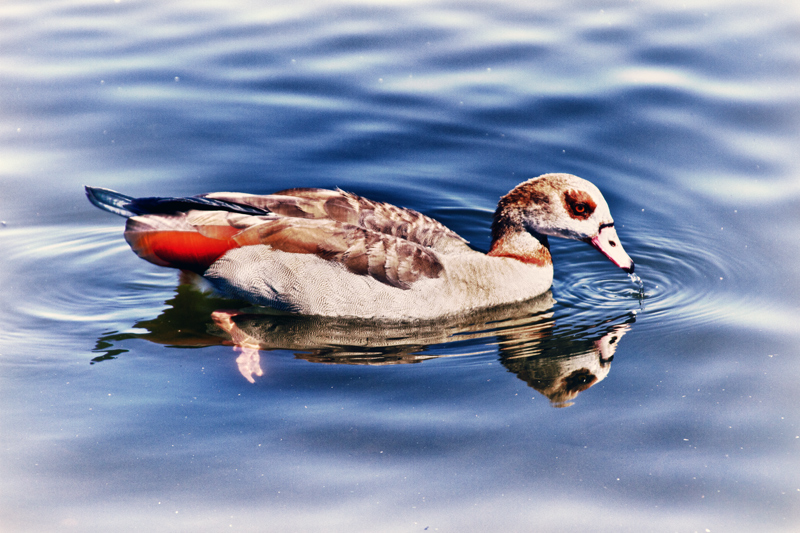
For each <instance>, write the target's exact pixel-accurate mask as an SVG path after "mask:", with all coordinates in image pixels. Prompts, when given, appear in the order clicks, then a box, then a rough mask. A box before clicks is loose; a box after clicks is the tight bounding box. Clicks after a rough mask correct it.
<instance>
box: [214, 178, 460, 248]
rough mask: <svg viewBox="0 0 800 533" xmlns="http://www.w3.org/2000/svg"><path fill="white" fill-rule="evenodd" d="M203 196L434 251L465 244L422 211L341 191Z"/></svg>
mask: <svg viewBox="0 0 800 533" xmlns="http://www.w3.org/2000/svg"><path fill="white" fill-rule="evenodd" d="M204 196H205V197H207V198H213V199H217V200H225V201H229V202H236V203H240V204H245V205H251V206H254V207H259V208H261V209H268V210H270V211H272V212H273V213H275V214H278V215H281V216H284V217H292V218H304V219H318V220H332V221H336V222H341V223H345V224H351V225H353V226H358V227H360V228H363V229H365V230H370V231H373V232H376V233H381V234H384V235H390V236H394V237H399V238H400V239H404V240H407V241H409V242H411V243H416V244H419V245H421V246H424V247H429V248H433V249H436V250H446V249H447V248H448V247H452V246H458V247H461V246H463V245H464V244H466V241H465V240H464V239H463V238H461V237H460V236H459V235H458V234H456V233H455V232H454V231H452V230H450V229H448V228H447V227H446V226H444V225H443V224H441V223H440V222H438V221H436V220H434V219H432V218H430V217H427V216H425V215H423V214H422V213H419V212H417V211H414V210H412V209H405V208H402V207H397V206H394V205H391V204H387V203H383V202H375V201H373V200H369V199H367V198H362V197H361V196H357V195H355V194H351V193H347V192H344V191H341V190H335V191H332V190H328V189H287V190H284V191H280V192H277V193H275V194H270V195H264V196H258V195H250V194H241V193H227V192H225V193H212V194H207V195H204Z"/></svg>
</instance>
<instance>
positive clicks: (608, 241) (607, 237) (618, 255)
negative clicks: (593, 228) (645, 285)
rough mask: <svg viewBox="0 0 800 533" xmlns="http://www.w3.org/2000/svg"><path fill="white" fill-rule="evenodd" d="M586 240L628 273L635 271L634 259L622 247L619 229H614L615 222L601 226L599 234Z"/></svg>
mask: <svg viewBox="0 0 800 533" xmlns="http://www.w3.org/2000/svg"><path fill="white" fill-rule="evenodd" d="M586 242H588V243H589V244H591V245H592V246H594V247H595V248H596V249H597V250H598V251H599V252H600V253H601V254H603V255H604V256H606V257H608V258H609V259H610V260H611V262H612V263H614V264H615V265H617V266H618V267H620V268H621V269H622V270H624V271H625V272H627V273H628V274H631V273H633V266H634V265H633V259H631V258H630V256H629V255H628V254H627V253H625V249H624V248H622V244H620V242H619V237H617V230H615V229H614V226H613V224H610V225H603V226H601V227H600V231H599V232H597V235H595V236H594V237H592V238H591V239H586Z"/></svg>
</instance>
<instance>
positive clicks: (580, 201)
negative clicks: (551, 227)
mask: <svg viewBox="0 0 800 533" xmlns="http://www.w3.org/2000/svg"><path fill="white" fill-rule="evenodd" d="M564 207H565V208H566V210H567V213H569V216H571V217H572V218H575V219H578V220H586V219H587V218H589V217H590V216H592V213H594V210H595V208H596V207H597V204H596V203H594V200H592V197H591V196H589V193H587V192H585V191H576V190H572V189H570V190H569V191H567V192H565V193H564Z"/></svg>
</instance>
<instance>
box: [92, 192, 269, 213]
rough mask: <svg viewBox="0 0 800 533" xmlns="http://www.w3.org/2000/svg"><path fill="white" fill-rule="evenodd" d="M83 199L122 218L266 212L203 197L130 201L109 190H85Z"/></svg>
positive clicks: (134, 199)
mask: <svg viewBox="0 0 800 533" xmlns="http://www.w3.org/2000/svg"><path fill="white" fill-rule="evenodd" d="M86 197H87V198H89V201H90V202H92V203H93V204H94V205H96V206H97V207H99V208H100V209H103V210H104V211H108V212H110V213H114V214H115V215H120V216H123V217H132V216H136V215H174V214H176V213H183V212H186V211H192V210H197V211H231V212H234V213H243V214H245V215H267V214H269V213H270V211H269V210H267V209H260V208H258V207H252V206H249V205H242V204H237V203H234V202H225V201H222V200H213V199H211V198H204V197H202V196H191V197H187V198H155V197H153V198H132V197H130V196H126V195H124V194H120V193H118V192H116V191H112V190H110V189H103V188H101V187H86Z"/></svg>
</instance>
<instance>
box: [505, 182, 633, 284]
mask: <svg viewBox="0 0 800 533" xmlns="http://www.w3.org/2000/svg"><path fill="white" fill-rule="evenodd" d="M520 226H521V229H524V230H526V231H528V232H530V233H532V234H539V235H548V236H551V237H562V238H565V239H576V240H581V241H584V242H587V243H589V244H591V245H592V246H593V247H595V248H596V249H597V250H599V251H600V253H602V254H603V255H605V256H606V257H607V258H608V259H610V260H611V262H612V263H614V264H615V265H617V266H618V267H620V268H621V269H623V270H625V271H626V272H629V273H630V272H633V266H634V265H633V260H632V259H631V258H630V257H629V256H628V254H627V253H625V250H624V249H623V248H622V244H621V243H620V242H619V238H618V237H617V232H616V230H615V229H614V219H613V218H611V212H610V211H609V209H608V204H607V203H606V201H605V199H604V198H603V195H602V194H601V193H600V190H599V189H598V188H597V187H595V186H594V185H593V184H592V183H590V182H588V181H586V180H584V179H581V178H579V177H577V176H573V175H571V174H544V175H542V176H539V177H538V178H532V179H530V180H528V181H526V182H524V183H521V184H519V185H517V186H516V187H515V188H514V189H513V190H512V191H511V192H509V193H508V194H507V195H505V196H504V197H503V198H501V199H500V203H499V204H498V207H497V213H496V215H495V222H494V224H493V226H492V232H493V238H495V239H496V238H498V237H499V236H500V235H501V233H502V232H504V231H506V230H507V229H509V228H511V227H517V228H520Z"/></svg>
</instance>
